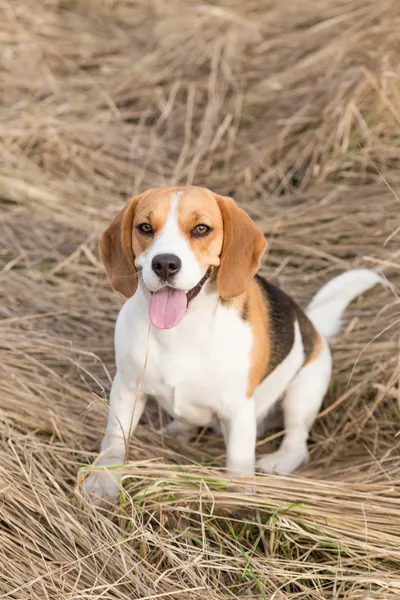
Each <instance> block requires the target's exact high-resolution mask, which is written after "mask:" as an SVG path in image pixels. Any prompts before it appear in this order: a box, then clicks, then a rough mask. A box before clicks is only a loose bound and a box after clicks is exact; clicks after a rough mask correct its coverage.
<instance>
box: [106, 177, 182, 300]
mask: <svg viewBox="0 0 400 600" xmlns="http://www.w3.org/2000/svg"><path fill="white" fill-rule="evenodd" d="M170 199H171V194H170V193H168V189H167V188H160V189H153V190H148V191H147V192H145V193H144V194H141V195H140V196H136V197H135V198H131V200H129V201H128V202H127V203H126V206H124V208H123V209H122V210H120V211H119V213H118V214H117V215H116V217H115V218H114V220H113V222H112V223H111V225H110V226H109V227H108V228H107V229H106V230H105V231H104V233H103V235H102V236H101V239H100V244H99V246H100V255H101V258H102V261H103V263H104V266H105V268H106V271H107V273H108V276H109V277H110V280H111V284H112V286H113V288H114V289H115V290H117V291H118V292H120V293H121V294H123V295H124V296H125V297H126V298H130V297H131V296H133V294H134V293H135V292H136V288H137V279H138V275H137V269H136V265H135V261H136V260H137V258H138V257H139V256H140V255H141V254H142V252H144V251H145V250H146V249H147V248H148V247H149V246H150V245H151V244H152V242H153V240H154V237H155V236H156V235H158V234H159V233H160V232H161V231H162V229H163V227H164V225H165V222H166V220H167V216H168V212H169V207H170ZM142 223H149V224H150V225H151V227H152V229H153V230H154V235H152V236H146V235H142V234H140V233H139V231H138V226H139V225H140V224H142Z"/></svg>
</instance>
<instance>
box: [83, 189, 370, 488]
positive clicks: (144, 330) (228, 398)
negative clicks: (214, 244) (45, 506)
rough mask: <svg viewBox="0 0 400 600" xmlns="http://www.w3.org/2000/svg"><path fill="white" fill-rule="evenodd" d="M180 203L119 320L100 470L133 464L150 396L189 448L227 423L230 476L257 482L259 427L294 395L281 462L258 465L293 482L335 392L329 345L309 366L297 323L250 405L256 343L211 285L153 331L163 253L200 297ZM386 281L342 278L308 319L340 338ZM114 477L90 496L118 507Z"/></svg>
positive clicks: (365, 275)
mask: <svg viewBox="0 0 400 600" xmlns="http://www.w3.org/2000/svg"><path fill="white" fill-rule="evenodd" d="M178 203H179V196H175V197H174V198H173V199H172V202H171V211H170V214H169V217H168V220H167V222H166V225H165V228H164V230H163V232H162V233H161V235H160V236H159V237H158V238H157V239H156V240H155V242H154V243H153V244H152V245H151V247H150V248H149V250H148V252H147V254H146V255H145V256H144V257H143V258H142V257H141V258H140V259H139V261H138V264H139V265H140V266H141V267H142V276H143V281H140V283H139V286H138V290H137V292H136V294H135V295H134V296H133V297H132V298H130V299H129V300H128V301H127V302H126V303H125V304H124V306H123V307H122V309H121V311H120V314H119V316H118V319H117V324H116V331H115V352H116V365H117V373H116V376H115V379H114V382H113V385H112V390H111V397H110V412H109V419H108V424H107V430H106V434H105V436H104V438H103V441H102V445H101V454H100V458H99V460H98V462H97V464H99V465H102V466H109V465H117V464H120V463H123V462H124V460H125V450H126V444H127V440H128V439H129V436H130V435H131V433H132V432H133V431H134V429H135V427H136V425H137V423H138V422H139V419H140V417H141V414H142V412H143V409H144V407H145V404H146V399H147V397H148V396H149V395H151V396H154V397H155V398H156V399H157V400H158V401H159V402H160V404H161V405H162V406H163V407H164V408H165V409H166V410H167V411H168V413H169V414H171V415H172V416H173V417H174V419H175V420H174V421H173V422H172V423H171V424H170V425H169V427H168V430H169V432H170V433H172V434H173V435H174V436H177V437H180V439H183V440H186V441H187V440H188V439H189V438H190V436H191V435H192V434H193V431H194V427H196V426H209V425H213V424H215V423H219V424H220V426H221V429H222V432H223V434H224V438H225V442H226V449H227V468H228V471H229V472H230V473H231V474H240V475H251V474H252V473H254V468H255V446H256V436H257V422H260V421H262V420H263V419H264V418H265V416H266V414H267V413H268V411H269V410H270V408H271V407H272V406H273V405H274V403H275V402H276V401H277V400H278V399H279V398H280V397H281V396H282V395H283V394H285V396H284V401H283V407H284V415H285V427H286V435H285V437H284V440H283V443H282V445H281V447H280V449H279V450H278V451H277V452H275V453H273V454H269V455H266V456H264V457H262V458H261V459H260V460H259V462H258V465H259V466H260V467H261V468H262V469H263V470H264V471H268V472H274V471H277V472H290V471H292V470H293V469H295V468H297V467H298V466H299V465H300V464H301V463H302V462H303V461H304V460H306V458H307V437H308V432H309V429H310V427H311V425H312V423H313V420H314V418H315V416H316V414H317V412H318V410H319V408H320V405H321V403H322V400H323V397H324V395H325V392H326V389H327V386H328V384H329V378H330V373H331V356H330V351H329V348H328V344H327V343H325V345H324V347H323V351H322V352H321V354H320V355H319V357H318V359H316V360H315V361H313V362H311V363H310V364H308V365H306V366H303V364H304V349H303V344H302V338H301V334H300V329H299V326H298V324H297V323H295V337H294V344H293V347H292V349H291V351H290V353H289V354H288V355H287V357H286V358H285V359H284V360H283V361H282V363H281V364H280V365H278V367H277V368H276V369H275V371H274V372H273V373H271V374H270V375H269V376H268V377H267V378H266V379H265V380H264V381H263V382H262V383H261V385H260V386H259V388H258V389H257V390H256V392H255V394H254V397H253V398H251V399H249V398H247V395H246V392H247V387H248V374H249V369H250V365H251V360H250V357H251V350H252V342H253V340H252V336H253V333H252V330H251V327H250V325H249V324H248V323H247V322H245V321H243V320H242V319H241V318H240V316H239V315H238V314H237V313H236V312H235V311H234V310H232V309H230V308H228V307H226V306H224V305H223V304H222V303H221V302H220V300H219V297H218V293H217V292H216V291H214V290H213V289H212V288H211V286H210V284H209V283H206V284H205V286H204V287H203V289H202V291H201V293H200V294H199V295H198V296H197V297H196V298H195V299H194V300H193V302H192V303H191V305H190V307H189V310H188V312H187V314H186V315H185V317H184V318H183V320H182V321H181V322H180V323H179V324H178V325H176V327H174V328H172V329H168V330H160V329H155V328H154V327H152V326H151V325H150V321H149V317H148V304H149V291H148V290H149V289H150V290H154V289H157V286H156V284H155V281H154V278H153V275H152V274H151V273H150V271H151V260H152V258H153V257H154V256H155V255H156V254H159V253H164V252H169V253H173V254H176V255H178V256H179V257H180V258H181V260H182V274H181V273H180V274H179V282H178V283H177V285H180V286H182V287H181V289H185V290H188V289H191V288H192V287H194V286H195V285H196V284H197V283H198V281H199V280H200V279H201V278H202V277H203V275H204V272H203V270H202V269H201V268H200V265H199V264H198V263H197V261H196V258H195V256H194V253H193V252H192V250H191V248H190V245H189V244H188V243H187V241H186V240H185V238H184V236H183V235H182V233H181V231H180V229H179V223H178ZM378 280H379V278H378V276H376V275H375V274H371V272H370V271H365V270H357V271H353V272H352V271H350V272H348V273H345V274H344V275H341V276H340V277H338V278H337V279H335V280H333V281H332V282H330V283H329V284H327V285H326V286H325V287H324V288H322V290H321V291H320V292H319V293H318V294H317V295H316V296H315V298H314V300H313V301H312V303H311V304H310V307H309V311H308V312H309V315H310V318H311V319H312V320H313V321H314V323H316V325H317V326H318V329H319V330H320V331H321V332H322V333H324V334H325V335H331V332H333V331H336V330H337V323H338V320H339V318H340V314H341V312H342V310H343V309H344V307H345V305H346V304H347V303H348V302H349V301H350V300H351V299H352V298H354V297H355V296H356V295H357V294H358V293H360V292H362V291H364V290H366V289H368V287H371V286H372V285H373V284H374V283H376V282H377V281H378ZM157 285H158V283H157ZM146 355H147V362H146ZM139 384H140V393H138V388H139ZM111 474H112V471H111V472H109V473H107V472H103V471H96V472H94V473H92V474H91V475H90V477H89V478H88V479H87V480H86V490H87V491H88V492H89V493H91V494H93V495H97V496H102V497H105V496H109V497H114V496H115V495H116V493H117V492H118V482H117V480H116V479H115V477H113V476H110V475H111Z"/></svg>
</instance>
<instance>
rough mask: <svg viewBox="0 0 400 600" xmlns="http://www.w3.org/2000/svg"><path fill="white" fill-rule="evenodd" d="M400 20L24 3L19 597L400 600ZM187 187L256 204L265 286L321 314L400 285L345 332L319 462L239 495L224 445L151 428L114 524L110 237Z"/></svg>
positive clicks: (16, 235)
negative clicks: (96, 482)
mask: <svg viewBox="0 0 400 600" xmlns="http://www.w3.org/2000/svg"><path fill="white" fill-rule="evenodd" d="M398 8H399V7H398V2H397V1H396V0H391V1H387V0H381V1H380V2H378V3H377V2H376V1H375V0H338V1H335V0H320V1H319V2H313V1H311V0H298V1H297V2H290V1H289V0H286V1H283V0H270V1H267V0H264V1H262V0H248V1H246V2H243V1H241V0H226V1H224V2H219V1H216V2H207V3H200V2H197V1H192V0H187V1H185V0H171V1H169V0H168V2H167V1H166V0H154V1H151V2H150V1H146V0H138V1H134V0H121V1H119V0H46V1H42V2H34V1H33V0H3V2H2V3H1V10H2V18H1V25H0V43H1V45H2V51H1V55H0V77H1V80H0V101H1V104H2V108H1V115H0V119H1V130H0V131H1V133H0V148H1V161H0V197H1V198H0V314H1V318H2V321H1V322H0V328H1V341H0V355H1V358H0V362H1V364H0V408H1V414H2V420H1V425H0V427H1V436H0V440H1V441H0V489H1V492H2V494H1V505H0V517H1V523H0V529H1V537H0V571H1V573H2V575H1V580H0V592H1V595H0V597H1V598H14V599H17V600H25V599H28V598H29V599H34V600H39V599H40V600H43V599H57V600H67V599H68V600H72V599H78V598H79V599H81V598H85V599H90V600H94V599H97V598H101V599H102V600H104V599H106V600H107V599H116V600H117V599H123V598H135V599H142V600H144V599H149V600H150V599H153V598H154V599H156V598H163V599H168V600H175V599H185V600H186V599H190V600H192V599H193V600H197V599H205V598H207V600H217V599H221V600H222V599H223V600H224V599H228V598H234V597H246V598H252V599H262V598H263V599H270V598H271V599H272V598H273V599H274V600H283V599H289V600H290V599H292V600H294V599H296V600H300V599H301V600H308V599H315V600H317V599H318V600H319V599H321V598H323V599H327V600H328V599H329V600H338V599H346V600H354V599H356V600H357V599H359V600H365V599H366V598H374V599H376V600H385V599H395V598H398V597H399V594H400V579H399V569H400V549H399V548H400V543H399V542H400V538H399V535H400V487H399V484H400V455H399V454H400V453H399V438H398V437H397V434H398V431H399V424H400V413H399V407H398V397H399V393H400V392H399V389H398V381H399V376H400V369H399V334H400V327H399V323H400V311H399V301H398V296H397V293H398V291H399V284H400V278H399V267H400V263H399V261H398V257H399V246H398V244H399V238H400V206H399V201H400V199H399V197H398V195H397V194H398V193H399V189H400V187H399V181H400V178H399V162H400V161H399V158H400V154H399V139H400V137H399V134H400V72H399V61H398V56H399V51H400V18H399V10H398ZM174 183H182V184H184V183H196V184H199V185H204V186H207V187H209V188H211V189H213V190H215V191H217V192H219V193H222V194H229V195H232V196H233V197H234V198H235V199H236V200H237V201H238V202H239V203H240V204H241V206H243V207H244V208H246V210H247V211H248V212H249V214H250V215H251V216H252V217H253V218H254V219H255V220H256V221H257V223H258V224H259V226H260V227H261V228H262V229H263V231H264V232H265V234H266V236H267V239H268V241H269V251H268V254H267V255H266V257H265V261H264V263H263V267H262V271H263V273H264V274H266V275H267V276H268V277H269V278H270V280H271V281H273V282H275V283H278V284H279V285H280V286H281V287H282V288H283V289H285V290H286V291H288V292H289V293H291V294H293V296H294V297H295V298H296V299H297V300H298V301H299V302H300V303H301V304H303V305H306V304H307V302H308V301H309V300H310V298H311V297H312V294H313V293H314V292H315V291H316V290H317V289H318V288H319V287H320V286H321V285H322V284H323V283H324V282H325V281H327V280H328V279H329V278H330V277H332V276H334V275H335V274H338V273H341V272H343V271H344V270H346V269H349V268H351V267H354V266H363V267H371V268H374V269H376V270H378V271H379V272H381V273H382V275H383V276H384V277H385V278H386V279H387V280H388V281H389V283H390V286H389V288H388V289H384V288H375V289H373V290H371V291H370V292H368V293H367V294H365V295H364V296H363V297H361V298H359V299H358V300H357V301H355V302H354V303H353V304H352V305H351V307H350V308H349V310H348V311H347V313H346V319H345V322H344V329H343V332H342V334H341V335H340V336H339V337H338V338H337V339H336V340H335V343H334V347H333V353H334V374H333V379H332V384H331V388H330V391H329V393H328V396H327V398H326V401H325V404H324V407H323V410H322V413H321V415H320V417H319V419H318V421H317V422H316V424H315V425H314V427H313V429H312V434H311V442H310V447H311V456H310V462H309V465H308V466H307V467H305V468H303V469H301V470H300V471H299V472H297V473H296V474H295V475H294V476H292V477H288V478H283V477H278V476H260V477H258V478H257V482H256V483H254V484H253V487H254V493H253V494H244V493H241V492H240V491H236V492H233V491H232V490H230V489H229V487H227V483H226V481H225V480H224V475H223V471H222V469H221V467H222V466H223V464H224V456H223V451H224V450H223V444H222V442H221V439H220V438H219V437H217V436H213V435H211V434H210V433H208V432H203V433H202V434H201V435H200V436H199V438H198V439H197V440H196V442H195V443H194V444H192V445H190V446H187V447H181V446H178V445H174V444H173V443H172V442H168V441H167V440H164V439H162V438H161V437H159V436H158V435H157V433H156V431H155V430H156V427H157V425H158V422H157V421H158V413H157V410H155V409H152V410H150V411H149V412H148V413H147V415H146V418H145V419H144V421H143V423H142V424H141V425H140V427H139V430H138V434H137V436H136V437H135V439H134V440H133V441H132V444H131V453H130V459H131V462H130V463H129V464H127V465H126V466H125V467H124V469H123V473H124V474H125V489H126V490H127V495H126V496H125V497H124V498H123V499H122V507H118V508H116V509H115V511H113V512H112V511H111V512H112V514H110V512H109V513H107V512H103V513H101V512H99V511H96V510H95V509H92V508H89V507H86V506H85V505H84V504H83V503H82V501H81V498H80V495H79V486H78V487H77V488H76V489H75V484H76V480H77V474H78V471H79V469H80V467H81V466H82V465H86V464H88V463H89V462H90V461H91V460H92V459H93V458H94V456H95V454H96V450H97V449H98V447H99V441H100V437H101V432H102V431H103V428H104V425H105V416H106V412H107V407H106V403H107V396H108V391H109V387H110V378H111V377H112V374H113V371H114V363H113V343H112V335H113V327H114V322H115V318H116V315H117V311H118V309H119V307H120V305H121V298H119V297H118V295H117V294H116V293H113V292H112V290H111V287H110V284H109V282H108V281H107V278H106V275H105V273H104V269H103V267H102V266H101V264H100V262H99V258H98V253H97V240H98V237H99V234H100V233H101V231H102V230H103V228H104V227H105V226H106V225H107V224H108V223H109V221H110V219H111V217H112V216H113V215H114V214H115V212H116V211H117V210H118V209H119V208H120V207H121V206H122V205H123V203H124V202H125V201H126V199H127V198H128V197H130V196H131V195H133V194H135V193H137V192H138V191H141V190H143V189H145V188H148V187H151V186H157V185H164V184H174ZM279 435H280V434H279V433H273V434H272V435H270V436H269V437H268V438H267V439H266V440H264V441H262V443H260V446H259V448H258V451H259V453H263V452H266V451H268V450H270V449H271V447H272V446H273V444H274V443H276V441H277V438H279Z"/></svg>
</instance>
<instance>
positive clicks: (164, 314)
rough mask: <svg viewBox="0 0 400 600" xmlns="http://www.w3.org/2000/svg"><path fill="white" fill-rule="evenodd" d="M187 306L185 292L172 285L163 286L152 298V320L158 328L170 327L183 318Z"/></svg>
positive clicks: (150, 311)
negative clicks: (171, 286) (175, 288)
mask: <svg viewBox="0 0 400 600" xmlns="http://www.w3.org/2000/svg"><path fill="white" fill-rule="evenodd" d="M186 308H187V299H186V294H185V292H183V291H182V290H174V289H173V288H170V287H165V288H162V289H161V290H159V291H158V292H155V293H154V294H152V296H151V298H150V307H149V317H150V321H151V322H152V324H153V325H154V327H157V328H158V329H170V328H171V327H175V325H178V323H179V321H181V320H182V319H183V317H184V315H185V312H186Z"/></svg>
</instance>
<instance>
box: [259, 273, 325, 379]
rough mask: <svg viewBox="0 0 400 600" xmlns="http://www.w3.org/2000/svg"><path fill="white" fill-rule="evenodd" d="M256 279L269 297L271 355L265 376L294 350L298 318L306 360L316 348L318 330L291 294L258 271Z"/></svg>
mask: <svg viewBox="0 0 400 600" xmlns="http://www.w3.org/2000/svg"><path fill="white" fill-rule="evenodd" d="M256 281H257V284H258V285H259V287H260V288H261V291H262V293H263V294H264V297H265V299H266V304H267V307H268V311H269V322H270V328H271V331H270V336H271V342H272V346H271V355H270V360H269V364H268V365H267V366H266V372H265V375H264V379H265V377H267V375H269V374H270V373H272V371H274V369H276V367H277V366H278V365H279V364H280V363H281V362H282V361H283V360H284V359H285V358H286V356H287V355H288V354H289V352H290V351H291V349H292V347H293V344H294V324H295V321H298V323H299V327H300V331H301V335H302V340H303V346H304V353H305V355H306V360H307V359H308V357H309V356H310V355H311V353H312V351H313V347H314V340H315V336H316V332H315V329H314V326H313V324H312V323H311V321H310V320H309V318H308V317H307V316H306V315H305V314H304V312H303V311H302V309H301V308H300V306H298V305H297V304H296V302H295V301H294V300H293V299H292V298H290V296H288V295H287V294H285V292H283V291H282V290H281V289H279V288H278V287H276V285H273V284H272V283H269V281H266V280H265V279H263V278H262V277H260V276H259V275H256Z"/></svg>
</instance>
